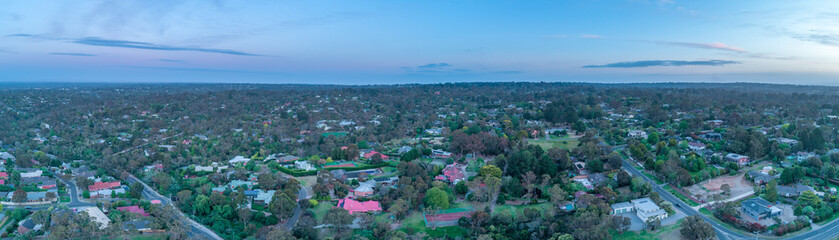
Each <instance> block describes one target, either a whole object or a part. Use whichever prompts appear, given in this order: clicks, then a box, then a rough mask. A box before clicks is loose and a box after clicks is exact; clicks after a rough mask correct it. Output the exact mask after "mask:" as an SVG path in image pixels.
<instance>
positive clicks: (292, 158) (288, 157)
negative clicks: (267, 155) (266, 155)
mask: <svg viewBox="0 0 839 240" xmlns="http://www.w3.org/2000/svg"><path fill="white" fill-rule="evenodd" d="M297 160H300V158H299V157H297V156H294V155H285V156H282V157H279V158H277V162H281V163H284V162H294V161H297Z"/></svg>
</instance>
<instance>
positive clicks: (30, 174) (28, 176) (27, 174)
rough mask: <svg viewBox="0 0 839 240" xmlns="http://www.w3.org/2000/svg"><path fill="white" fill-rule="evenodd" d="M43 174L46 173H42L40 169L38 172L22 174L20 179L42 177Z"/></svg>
mask: <svg viewBox="0 0 839 240" xmlns="http://www.w3.org/2000/svg"><path fill="white" fill-rule="evenodd" d="M41 174H44V171H41V170H40V169H38V170H35V171H28V172H21V173H20V177H22V178H32V177H40V176H41Z"/></svg>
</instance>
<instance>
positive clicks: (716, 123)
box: [705, 120, 723, 127]
mask: <svg viewBox="0 0 839 240" xmlns="http://www.w3.org/2000/svg"><path fill="white" fill-rule="evenodd" d="M705 122H706V123H708V125H711V126H714V127H719V126H722V124H723V121H722V120H708V121H705Z"/></svg>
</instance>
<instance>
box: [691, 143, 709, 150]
mask: <svg viewBox="0 0 839 240" xmlns="http://www.w3.org/2000/svg"><path fill="white" fill-rule="evenodd" d="M688 148H690V150H691V151H701V150H704V149H705V144H704V143H698V142H689V143H688Z"/></svg>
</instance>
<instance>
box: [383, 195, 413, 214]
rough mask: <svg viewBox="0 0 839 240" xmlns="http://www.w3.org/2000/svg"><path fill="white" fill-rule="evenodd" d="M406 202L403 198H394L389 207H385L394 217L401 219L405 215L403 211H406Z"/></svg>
mask: <svg viewBox="0 0 839 240" xmlns="http://www.w3.org/2000/svg"><path fill="white" fill-rule="evenodd" d="M408 208H409V206H408V202H407V201H405V199H402V198H400V199H396V201H394V202H393V204H391V205H390V208H388V209H387V211H388V212H390V213H391V214H393V216H395V217H396V219H402V218H404V217H405V213H407V212H408Z"/></svg>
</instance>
